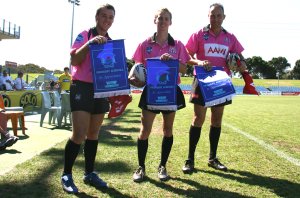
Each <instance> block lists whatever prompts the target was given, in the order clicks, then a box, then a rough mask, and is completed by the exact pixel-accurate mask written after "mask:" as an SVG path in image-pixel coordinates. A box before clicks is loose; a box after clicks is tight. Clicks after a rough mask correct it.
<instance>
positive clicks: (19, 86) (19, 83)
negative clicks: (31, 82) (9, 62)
mask: <svg viewBox="0 0 300 198" xmlns="http://www.w3.org/2000/svg"><path fill="white" fill-rule="evenodd" d="M14 83H15V89H16V90H18V91H21V90H24V89H25V87H26V86H27V84H26V82H25V81H24V80H23V72H21V71H19V72H18V77H17V78H16V79H15V82H14Z"/></svg>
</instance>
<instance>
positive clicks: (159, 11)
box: [154, 8, 172, 21]
mask: <svg viewBox="0 0 300 198" xmlns="http://www.w3.org/2000/svg"><path fill="white" fill-rule="evenodd" d="M163 12H167V13H168V14H169V15H170V20H171V21H172V13H171V12H170V11H169V10H168V8H161V9H159V10H157V12H156V14H155V15H154V20H156V19H157V17H158V15H160V14H161V13H163Z"/></svg>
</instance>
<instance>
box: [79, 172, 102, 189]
mask: <svg viewBox="0 0 300 198" xmlns="http://www.w3.org/2000/svg"><path fill="white" fill-rule="evenodd" d="M83 181H84V183H85V184H88V185H91V186H94V187H95V188H107V187H108V186H107V183H106V182H105V181H103V180H102V179H101V178H100V177H99V176H98V175H97V173H95V172H91V173H89V174H88V175H84V177H83Z"/></svg>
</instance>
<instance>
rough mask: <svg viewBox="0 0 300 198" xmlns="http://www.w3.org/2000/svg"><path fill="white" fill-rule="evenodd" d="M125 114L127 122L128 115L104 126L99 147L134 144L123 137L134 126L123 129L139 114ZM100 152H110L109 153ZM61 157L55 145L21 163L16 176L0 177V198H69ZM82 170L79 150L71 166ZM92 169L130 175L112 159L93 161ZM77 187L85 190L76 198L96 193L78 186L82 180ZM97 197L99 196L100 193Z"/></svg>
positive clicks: (105, 191)
mask: <svg viewBox="0 0 300 198" xmlns="http://www.w3.org/2000/svg"><path fill="white" fill-rule="evenodd" d="M126 113H129V114H130V115H127V116H131V117H130V119H127V118H126V117H127V116H126V117H119V118H116V119H112V120H110V121H109V122H108V123H107V124H105V125H103V126H102V128H101V132H100V135H99V143H100V144H107V145H109V146H111V148H113V147H116V146H117V147H122V146H135V145H136V144H135V141H133V139H132V137H131V136H130V135H126V134H125V135H124V133H126V132H128V133H132V132H135V131H136V132H138V131H139V129H138V128H134V127H132V128H129V129H128V128H125V127H122V126H127V125H126V124H127V123H128V124H132V125H134V122H137V121H136V120H137V119H138V118H137V117H139V116H140V114H139V115H138V113H135V112H133V111H131V110H128V111H126ZM135 114H136V115H135ZM137 115H138V116H137ZM131 119H132V120H131ZM118 122H121V123H122V124H120V125H117V124H118ZM124 122H125V124H124ZM126 122H127V123H126ZM138 122H140V121H138ZM115 124H116V125H115ZM135 125H136V124H135ZM47 129H48V130H54V129H56V127H55V126H54V127H53V128H47ZM67 130H68V129H67ZM121 133H122V134H121ZM81 148H83V145H82V146H81ZM102 152H109V150H106V151H102ZM98 154H100V155H101V150H100V152H99V151H98ZM63 157H64V148H61V149H59V148H57V146H55V147H54V148H52V149H50V150H47V151H44V152H42V153H41V154H40V155H39V156H38V157H35V158H33V159H31V160H30V161H27V162H25V163H22V164H20V165H19V169H18V173H17V174H15V173H13V172H10V173H8V174H7V175H3V176H0V197H7V198H9V197H65V196H66V197H68V194H67V193H65V192H63V190H62V188H61V184H60V176H61V173H62V171H63V163H64V161H63ZM84 167H85V164H84V158H83V155H82V149H81V151H80V154H79V156H78V157H77V159H76V162H75V164H74V169H78V170H79V169H80V171H82V172H83V171H84ZM95 170H96V171H99V172H100V173H101V172H102V173H113V174H115V173H124V172H126V173H127V172H130V171H131V168H130V167H129V165H128V164H127V162H124V161H120V160H119V161H117V160H114V161H111V162H110V161H109V162H101V161H96V162H95ZM74 177H75V180H76V181H75V182H77V181H78V173H77V171H76V172H75V173H74ZM80 177H81V176H80ZM78 184H79V186H78V187H79V188H80V189H82V190H84V191H82V192H81V193H79V194H78V195H77V197H95V196H90V195H89V194H92V195H94V194H95V192H94V191H92V189H91V187H86V188H84V187H83V186H82V185H81V184H82V181H81V182H78ZM92 188H93V187H92ZM100 192H102V193H103V194H107V195H108V196H110V197H130V196H128V195H126V194H123V193H121V192H120V191H118V190H117V189H115V188H113V187H111V188H108V189H103V190H100ZM71 196H72V195H71ZM99 196H101V194H100V195H99ZM99 196H98V197H99Z"/></svg>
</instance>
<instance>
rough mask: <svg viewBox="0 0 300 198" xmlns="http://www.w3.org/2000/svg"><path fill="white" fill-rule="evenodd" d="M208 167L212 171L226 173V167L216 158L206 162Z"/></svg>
mask: <svg viewBox="0 0 300 198" xmlns="http://www.w3.org/2000/svg"><path fill="white" fill-rule="evenodd" d="M207 165H208V166H209V167H212V168H214V169H217V170H221V171H227V167H226V166H225V165H223V164H222V163H221V162H220V161H219V160H218V158H214V159H211V160H208V164H207Z"/></svg>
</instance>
